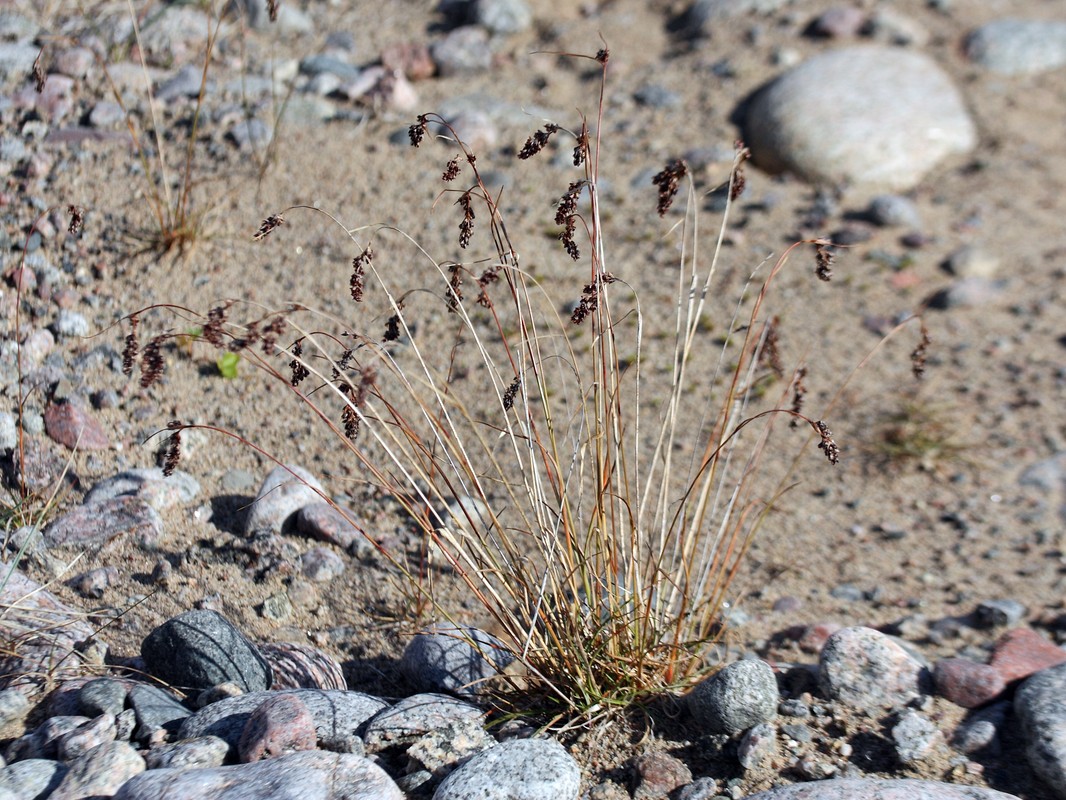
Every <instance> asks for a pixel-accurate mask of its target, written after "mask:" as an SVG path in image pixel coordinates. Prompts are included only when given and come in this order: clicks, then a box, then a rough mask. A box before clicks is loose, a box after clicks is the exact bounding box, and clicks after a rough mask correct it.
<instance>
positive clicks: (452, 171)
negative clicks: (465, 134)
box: [440, 156, 459, 183]
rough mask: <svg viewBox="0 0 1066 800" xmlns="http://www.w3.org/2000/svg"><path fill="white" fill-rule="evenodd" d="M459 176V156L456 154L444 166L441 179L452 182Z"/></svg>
mask: <svg viewBox="0 0 1066 800" xmlns="http://www.w3.org/2000/svg"><path fill="white" fill-rule="evenodd" d="M458 177H459V156H456V157H455V158H453V159H452V160H451V161H449V162H448V163H447V164H445V166H444V172H443V173H442V174H441V176H440V179H441V180H442V181H444V182H445V183H450V182H451V181H454V180H455V179H456V178H458Z"/></svg>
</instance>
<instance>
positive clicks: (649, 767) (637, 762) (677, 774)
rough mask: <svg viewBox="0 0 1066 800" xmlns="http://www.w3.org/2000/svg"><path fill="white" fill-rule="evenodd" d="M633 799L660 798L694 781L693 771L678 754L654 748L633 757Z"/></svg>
mask: <svg viewBox="0 0 1066 800" xmlns="http://www.w3.org/2000/svg"><path fill="white" fill-rule="evenodd" d="M633 773H634V779H635V783H636V789H634V790H633V800H658V799H659V798H661V797H666V796H667V795H669V794H670V792H672V791H673V790H674V789H677V788H680V787H681V786H685V785H686V784H689V783H692V771H691V770H690V769H689V768H688V766H686V765H685V762H683V761H682V760H681V759H679V758H677V756H672V755H670V754H669V753H664V752H663V751H661V750H653V751H651V752H648V753H644V754H643V755H640V756H637V757H636V758H634V759H633Z"/></svg>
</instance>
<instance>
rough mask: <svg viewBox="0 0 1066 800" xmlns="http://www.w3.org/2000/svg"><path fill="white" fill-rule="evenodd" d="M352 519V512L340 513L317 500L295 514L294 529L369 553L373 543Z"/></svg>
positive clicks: (359, 553) (311, 536) (347, 547)
mask: <svg viewBox="0 0 1066 800" xmlns="http://www.w3.org/2000/svg"><path fill="white" fill-rule="evenodd" d="M345 515H347V518H345ZM354 519H356V517H355V516H354V513H353V512H351V511H349V510H346V511H345V513H344V514H342V513H341V512H340V511H338V510H337V509H336V508H334V507H333V506H332V505H330V504H329V503H326V502H324V501H322V500H319V501H318V502H314V503H310V504H308V505H306V506H304V507H303V508H301V509H300V511H299V513H298V514H297V515H296V530H297V531H299V532H300V533H302V534H303V535H304V536H309V537H310V538H312V539H317V540H318V541H320V542H326V543H327V544H334V545H337V547H340V548H342V549H344V550H347V551H349V552H351V553H352V554H353V555H360V556H362V555H363V554H364V551H365V552H367V553H369V551H370V550H371V549H373V545H371V544H370V542H369V541H367V538H366V535H365V534H364V533H363V531H362V530H361V529H360V528H359V527H357V526H356V525H354V524H353V523H352V522H351V521H350V520H354Z"/></svg>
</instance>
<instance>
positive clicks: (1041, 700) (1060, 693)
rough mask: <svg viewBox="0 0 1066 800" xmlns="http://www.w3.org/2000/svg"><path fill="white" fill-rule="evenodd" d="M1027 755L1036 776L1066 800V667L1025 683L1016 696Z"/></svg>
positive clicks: (1050, 670)
mask: <svg viewBox="0 0 1066 800" xmlns="http://www.w3.org/2000/svg"><path fill="white" fill-rule="evenodd" d="M1014 713H1015V714H1016V715H1017V717H1018V721H1019V722H1020V723H1021V728H1022V735H1023V736H1024V739H1025V755H1026V757H1027V758H1028V760H1029V766H1030V767H1032V770H1033V772H1035V773H1036V774H1037V775H1039V776H1040V777H1041V778H1042V779H1043V780H1044V781H1045V782H1046V783H1047V785H1048V786H1049V787H1051V788H1053V789H1054V791H1055V793H1056V795H1057V796H1058V797H1063V798H1066V664H1058V665H1056V666H1054V667H1048V668H1047V669H1045V670H1041V671H1040V672H1038V673H1036V674H1035V675H1033V676H1032V677H1031V678H1029V679H1028V680H1026V681H1025V682H1024V683H1022V685H1021V688H1019V689H1018V693H1017V694H1016V695H1015V696H1014Z"/></svg>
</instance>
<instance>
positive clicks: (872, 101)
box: [744, 46, 977, 191]
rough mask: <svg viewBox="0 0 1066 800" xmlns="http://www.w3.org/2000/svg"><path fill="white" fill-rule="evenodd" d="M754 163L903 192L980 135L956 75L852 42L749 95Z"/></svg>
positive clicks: (818, 179) (906, 54) (911, 54)
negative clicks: (954, 77) (955, 83)
mask: <svg viewBox="0 0 1066 800" xmlns="http://www.w3.org/2000/svg"><path fill="white" fill-rule="evenodd" d="M744 127H745V140H746V141H747V143H748V146H749V147H750V148H751V151H752V156H753V159H754V162H755V164H756V165H757V166H759V167H760V168H762V169H764V170H766V171H768V172H771V173H779V172H793V173H795V174H796V175H798V176H800V177H801V178H803V179H805V180H807V181H809V182H811V183H816V184H829V185H833V186H837V185H848V186H856V187H861V188H862V189H864V190H877V189H880V190H888V191H904V190H906V189H909V188H911V187H912V186H915V185H916V184H918V183H919V182H920V181H921V180H922V178H924V177H925V175H926V174H927V173H928V172H929V171H930V170H932V169H933V168H934V167H935V166H936V165H937V164H938V163H940V162H941V161H942V160H943V159H944V158H946V157H947V156H949V155H952V154H960V153H966V152H968V151H970V150H972V149H973V147H974V145H975V144H976V142H977V134H976V129H975V126H974V123H973V121H972V119H971V118H970V116H969V113H968V112H967V110H966V106H965V104H964V103H963V101H962V97H961V95H960V94H959V92H958V91H957V89H956V88H955V86H954V85H953V84H952V82H951V79H950V78H949V77H948V76H947V75H946V74H945V73H944V72H943V70H941V69H940V67H939V66H938V65H937V64H936V62H934V61H933V60H932V59H930V58H929V57H928V56H926V55H924V54H922V53H919V52H915V51H909V50H903V49H899V48H887V47H880V46H862V47H849V48H844V49H840V50H833V51H830V52H827V53H824V54H822V55H818V56H814V57H813V58H811V59H810V60H808V61H806V62H805V63H803V64H800V65H799V66H797V67H795V68H793V69H792V70H790V71H789V72H787V73H785V74H784V75H782V76H781V77H779V78H778V79H777V80H775V81H773V82H772V83H771V84H769V85H767V86H766V87H764V88H763V89H762V90H761V91H760V92H759V93H758V94H757V95H756V96H755V97H754V98H753V99H752V101H751V103H750V105H749V107H748V111H747V118H746V122H745V126H744Z"/></svg>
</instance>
